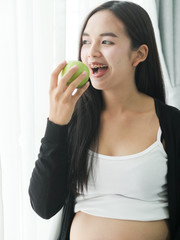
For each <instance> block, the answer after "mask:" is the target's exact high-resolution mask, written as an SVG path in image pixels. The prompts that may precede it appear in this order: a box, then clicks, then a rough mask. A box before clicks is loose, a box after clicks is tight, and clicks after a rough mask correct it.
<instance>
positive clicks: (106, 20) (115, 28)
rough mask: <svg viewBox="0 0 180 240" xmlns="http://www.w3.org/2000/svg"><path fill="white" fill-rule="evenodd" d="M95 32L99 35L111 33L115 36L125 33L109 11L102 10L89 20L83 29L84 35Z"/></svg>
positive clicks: (121, 25)
mask: <svg viewBox="0 0 180 240" xmlns="http://www.w3.org/2000/svg"><path fill="white" fill-rule="evenodd" d="M96 32H98V33H99V34H101V33H103V32H108V33H109V32H113V33H114V34H116V35H117V34H119V33H122V32H125V26H124V24H123V22H122V21H121V20H120V19H118V18H117V17H116V16H115V15H114V14H113V13H112V12H111V11H109V10H102V11H99V12H97V13H95V14H93V15H92V16H91V17H90V18H89V20H88V22H87V24H86V27H85V29H84V33H87V34H89V35H90V34H92V33H96Z"/></svg>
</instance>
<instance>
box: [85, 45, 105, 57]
mask: <svg viewBox="0 0 180 240" xmlns="http://www.w3.org/2000/svg"><path fill="white" fill-rule="evenodd" d="M101 55H102V54H101V50H100V47H99V46H98V44H92V45H91V47H90V48H89V52H88V56H89V57H100V56H101Z"/></svg>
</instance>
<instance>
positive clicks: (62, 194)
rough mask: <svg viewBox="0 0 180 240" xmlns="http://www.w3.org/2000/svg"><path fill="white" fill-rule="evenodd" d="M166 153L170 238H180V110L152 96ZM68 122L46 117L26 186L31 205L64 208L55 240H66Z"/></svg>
mask: <svg viewBox="0 0 180 240" xmlns="http://www.w3.org/2000/svg"><path fill="white" fill-rule="evenodd" d="M154 103H155V109H156V114H157V116H158V118H159V123H160V126H161V129H162V136H163V138H164V140H165V143H166V152H167V155H168V173H167V187H168V209H169V228H170V234H171V240H180V110H178V109H177V108H175V107H172V106H169V105H166V104H163V103H162V102H160V101H159V100H157V99H154ZM67 176H68V125H63V126H60V125H56V124H54V123H52V122H50V121H49V120H48V121H47V127H46V131H45V136H44V138H43V139H42V140H41V147H40V152H39V155H38V160H37V161H36V163H35V168H34V170H33V172H32V177H31V180H30V186H29V195H30V201H31V205H32V208H33V209H34V211H35V212H36V213H37V214H38V215H39V216H41V217H42V218H45V219H49V218H51V217H52V216H54V215H55V214H56V213H57V212H58V211H59V210H61V209H62V208H63V212H62V221H61V226H60V228H61V231H60V236H59V238H58V240H69V232H70V227H71V223H72V220H73V217H74V197H73V195H72V194H71V193H70V192H69V191H68V186H67V182H68V179H67Z"/></svg>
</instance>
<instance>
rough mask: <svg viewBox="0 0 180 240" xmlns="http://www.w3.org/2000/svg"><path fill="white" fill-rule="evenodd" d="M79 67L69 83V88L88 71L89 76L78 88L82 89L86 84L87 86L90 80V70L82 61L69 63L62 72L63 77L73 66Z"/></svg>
mask: <svg viewBox="0 0 180 240" xmlns="http://www.w3.org/2000/svg"><path fill="white" fill-rule="evenodd" d="M74 65H77V66H78V70H77V71H76V72H75V73H74V74H73V76H72V77H71V78H70V79H69V81H68V82H67V86H68V85H69V84H70V83H71V82H72V81H74V80H75V79H76V78H77V77H78V76H79V75H80V74H81V73H82V72H84V71H86V72H87V75H86V77H85V78H84V79H83V81H82V82H81V83H80V84H79V85H78V86H77V88H81V87H82V86H83V85H84V84H86V82H87V81H88V79H89V68H88V67H87V66H86V65H85V64H84V63H82V62H80V61H69V62H68V63H67V64H66V66H65V67H64V68H63V70H62V72H61V76H63V75H64V74H65V73H66V72H67V71H68V70H69V69H70V68H71V67H72V66H74Z"/></svg>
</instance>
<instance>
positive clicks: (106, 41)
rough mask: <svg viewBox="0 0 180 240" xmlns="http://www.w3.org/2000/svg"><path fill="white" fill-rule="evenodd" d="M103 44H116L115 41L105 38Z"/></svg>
mask: <svg viewBox="0 0 180 240" xmlns="http://www.w3.org/2000/svg"><path fill="white" fill-rule="evenodd" d="M102 44H108V45H112V44H114V43H113V42H111V41H108V40H103V41H102Z"/></svg>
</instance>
